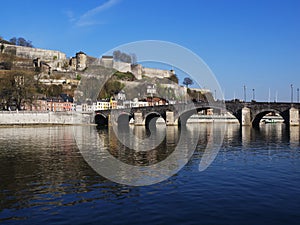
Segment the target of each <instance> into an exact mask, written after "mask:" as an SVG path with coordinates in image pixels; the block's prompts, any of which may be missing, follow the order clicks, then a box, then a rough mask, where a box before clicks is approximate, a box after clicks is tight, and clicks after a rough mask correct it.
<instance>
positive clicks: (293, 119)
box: [289, 107, 299, 126]
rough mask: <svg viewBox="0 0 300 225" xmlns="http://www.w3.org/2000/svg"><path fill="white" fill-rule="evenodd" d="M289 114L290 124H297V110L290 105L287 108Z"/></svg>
mask: <svg viewBox="0 0 300 225" xmlns="http://www.w3.org/2000/svg"><path fill="white" fill-rule="evenodd" d="M289 114H290V120H289V124H290V126H299V110H298V109H296V108H294V107H292V108H290V110H289Z"/></svg>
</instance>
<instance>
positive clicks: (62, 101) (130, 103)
mask: <svg viewBox="0 0 300 225" xmlns="http://www.w3.org/2000/svg"><path fill="white" fill-rule="evenodd" d="M168 103H171V102H167V101H166V100H164V99H161V98H155V97H153V98H151V97H149V98H146V99H144V100H138V99H137V98H135V99H133V100H115V99H113V98H111V99H105V100H98V101H96V102H88V103H81V104H76V103H74V102H73V98H72V97H69V96H59V97H55V98H46V99H38V100H34V101H33V102H31V103H26V104H25V105H24V107H23V110H26V111H52V112H67V111H77V112H93V111H99V110H108V109H124V108H134V107H148V106H156V105H166V104H168Z"/></svg>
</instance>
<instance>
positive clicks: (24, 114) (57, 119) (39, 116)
mask: <svg viewBox="0 0 300 225" xmlns="http://www.w3.org/2000/svg"><path fill="white" fill-rule="evenodd" d="M93 120H94V116H93V114H92V113H90V114H88V113H78V112H28V111H1V112H0V126H5V125H83V124H92V123H93Z"/></svg>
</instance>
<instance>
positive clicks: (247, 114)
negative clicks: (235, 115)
mask: <svg viewBox="0 0 300 225" xmlns="http://www.w3.org/2000/svg"><path fill="white" fill-rule="evenodd" d="M241 116H242V118H241V125H242V126H251V125H252V123H251V110H250V109H249V108H247V107H243V108H242V115H241Z"/></svg>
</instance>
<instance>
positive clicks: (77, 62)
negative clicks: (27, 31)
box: [1, 43, 175, 79]
mask: <svg viewBox="0 0 300 225" xmlns="http://www.w3.org/2000/svg"><path fill="white" fill-rule="evenodd" d="M1 45H2V46H1V53H6V54H10V55H14V56H17V57H21V58H26V59H31V60H32V63H33V66H34V67H39V68H42V71H44V72H48V73H50V72H51V71H53V70H56V71H61V72H71V71H84V70H85V69H86V68H87V67H89V66H90V65H99V66H103V67H105V68H111V69H115V70H117V71H120V72H124V73H127V72H130V73H132V74H133V75H134V76H135V77H136V78H137V79H142V78H143V77H152V78H154V77H156V78H168V77H171V76H172V75H174V74H175V72H174V71H173V70H161V69H155V68H147V67H143V66H142V65H140V64H131V63H127V62H122V61H120V60H115V59H114V57H113V56H102V57H101V58H99V59H96V58H93V57H90V56H88V55H86V54H85V53H84V52H82V51H80V52H78V53H76V55H75V56H74V57H71V58H67V57H66V54H65V53H63V52H60V51H56V50H47V49H40V48H31V47H24V46H17V45H11V44H6V43H1Z"/></svg>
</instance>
